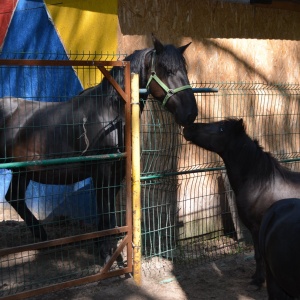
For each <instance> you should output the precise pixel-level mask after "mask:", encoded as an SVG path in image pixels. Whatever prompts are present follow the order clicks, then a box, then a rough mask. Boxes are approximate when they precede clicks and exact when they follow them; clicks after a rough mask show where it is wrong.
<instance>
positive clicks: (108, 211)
mask: <svg viewBox="0 0 300 300" xmlns="http://www.w3.org/2000/svg"><path fill="white" fill-rule="evenodd" d="M152 41H153V46H154V47H153V48H146V49H142V50H136V51H134V52H133V53H132V54H131V55H129V56H127V57H126V58H125V59H124V60H125V61H129V62H130V68H131V72H134V73H138V74H139V85H140V87H141V88H147V89H148V92H149V93H150V94H151V95H152V96H153V97H154V98H156V99H157V100H158V101H159V102H161V103H162V105H163V107H165V108H166V110H168V111H169V112H171V113H172V114H173V115H174V118H175V122H176V123H178V124H179V125H181V126H186V125H189V124H192V123H193V122H194V120H195V118H196V116H197V114H198V108H197V103H196V99H195V96H194V93H193V90H192V87H191V85H190V83H189V80H188V76H187V66H186V61H185V58H184V56H183V54H184V51H185V50H186V48H187V47H188V46H189V45H190V43H189V44H186V45H184V46H181V47H175V46H174V45H172V44H168V45H163V44H162V43H161V42H160V41H159V40H158V39H157V38H156V37H155V36H152ZM122 69H123V68H122V67H114V68H112V69H111V70H110V75H111V76H112V77H113V78H114V79H115V80H116V81H117V82H118V84H119V85H120V86H121V87H122V88H124V76H123V75H122ZM146 98H147V95H144V96H143V97H141V101H140V106H141V110H143V107H144V100H146ZM124 126H125V111H124V101H123V100H122V99H121V98H120V96H119V94H118V93H117V92H116V91H115V89H114V87H112V85H110V84H109V82H108V80H107V79H106V78H104V79H103V80H102V82H101V83H99V84H98V85H96V86H95V87H91V88H88V89H86V90H84V91H82V92H81V93H80V94H79V95H76V96H74V97H73V98H72V99H70V100H68V101H66V102H51V103H50V102H41V101H28V100H24V99H21V98H14V97H4V98H2V99H0V157H1V159H0V162H16V161H31V160H43V159H55V158H62V157H74V156H85V155H95V154H107V153H119V152H122V151H124V136H123V129H124ZM11 172H12V180H11V183H10V186H9V188H8V191H7V193H6V200H7V201H8V202H9V203H10V204H11V205H12V206H13V207H14V208H15V210H16V211H17V213H18V214H19V215H20V216H21V217H22V218H23V219H24V221H25V223H26V225H27V226H28V227H29V229H30V230H31V231H32V234H33V236H34V237H35V238H37V239H39V240H41V241H46V240H47V239H48V236H47V233H46V231H45V229H44V228H43V226H42V225H41V223H40V221H39V220H37V219H36V218H35V216H34V215H33V214H32V213H31V211H30V210H29V209H28V207H27V205H26V203H25V191H26V188H27V186H28V184H29V182H30V180H33V181H36V182H39V183H44V184H60V185H66V184H73V183H74V182H78V181H80V180H83V179H86V178H92V180H93V183H94V186H96V187H97V186H98V187H100V186H104V187H106V188H104V189H102V190H99V189H97V190H96V199H97V207H98V210H99V211H98V212H99V214H101V215H103V216H102V217H101V220H100V221H99V224H98V230H105V229H111V228H114V227H115V225H116V220H115V214H114V211H115V197H116V195H117V193H118V191H119V186H120V184H121V182H122V180H123V178H124V177H125V163H124V160H119V161H117V162H111V161H106V162H105V163H104V162H103V161H102V162H101V161H99V162H96V163H93V164H91V163H90V164H89V163H85V164H82V163H72V164H68V165H63V166H61V165H60V166H51V167H50V166H38V167H37V166H26V167H22V168H12V169H11Z"/></svg>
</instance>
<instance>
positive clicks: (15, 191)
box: [6, 172, 47, 241]
mask: <svg viewBox="0 0 300 300" xmlns="http://www.w3.org/2000/svg"><path fill="white" fill-rule="evenodd" d="M28 184H29V179H27V176H26V174H23V173H21V172H13V174H12V180H11V183H10V186H9V189H8V191H7V193H6V200H7V201H8V202H9V204H10V205H11V206H12V207H13V208H14V209H15V210H16V211H17V213H18V214H19V216H20V217H21V218H22V219H23V220H24V221H25V223H26V225H27V226H28V228H29V229H30V230H31V232H32V234H33V236H34V237H36V238H38V239H40V240H42V241H46V240H47V234H46V231H45V230H44V228H43V226H42V225H41V224H40V222H39V221H38V220H37V219H36V218H35V216H34V215H33V214H32V212H31V211H30V210H29V209H28V207H27V205H26V203H25V192H26V188H27V186H28Z"/></svg>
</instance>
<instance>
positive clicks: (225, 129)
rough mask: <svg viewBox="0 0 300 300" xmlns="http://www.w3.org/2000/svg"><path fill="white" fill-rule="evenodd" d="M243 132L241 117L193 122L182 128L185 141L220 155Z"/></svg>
mask: <svg viewBox="0 0 300 300" xmlns="http://www.w3.org/2000/svg"><path fill="white" fill-rule="evenodd" d="M241 133H245V126H244V122H243V119H239V120H238V119H226V120H222V121H218V122H212V123H194V124H192V125H190V126H186V127H185V128H184V129H183V135H184V137H185V139H186V140H187V141H191V142H192V143H193V144H195V145H197V146H199V147H202V148H204V149H206V150H209V151H212V152H215V153H217V154H219V155H221V154H222V153H223V152H224V151H226V149H228V147H229V145H230V144H231V142H232V141H236V140H237V139H236V137H237V136H238V135H239V134H241Z"/></svg>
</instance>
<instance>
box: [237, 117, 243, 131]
mask: <svg viewBox="0 0 300 300" xmlns="http://www.w3.org/2000/svg"><path fill="white" fill-rule="evenodd" d="M237 125H238V128H239V131H245V124H244V120H243V119H239V120H238V122H237Z"/></svg>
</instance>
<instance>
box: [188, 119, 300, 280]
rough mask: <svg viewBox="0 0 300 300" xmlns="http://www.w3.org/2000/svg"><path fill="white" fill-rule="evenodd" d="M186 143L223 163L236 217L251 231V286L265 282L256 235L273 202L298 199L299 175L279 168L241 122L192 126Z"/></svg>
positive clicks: (231, 120) (229, 121) (232, 120)
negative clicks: (214, 156)
mask: <svg viewBox="0 0 300 300" xmlns="http://www.w3.org/2000/svg"><path fill="white" fill-rule="evenodd" d="M183 134H184V137H185V138H186V140H188V141H191V142H193V143H194V144H196V145H198V146H200V147H202V148H204V149H206V150H209V151H212V152H216V153H217V154H219V155H220V157H221V158H222V159H223V161H224V163H225V167H226V170H227V174H228V179H229V181H230V184H231V187H232V189H233V191H234V193H235V196H236V204H237V210H238V214H239V216H240V218H241V220H242V222H243V223H244V224H245V225H246V227H247V228H248V229H249V230H250V232H251V234H252V238H253V242H254V248H255V259H256V272H255V274H254V275H253V283H255V284H257V285H261V284H262V282H264V279H265V276H264V268H263V260H262V256H261V254H260V252H259V249H258V233H259V228H260V224H261V221H262V218H263V215H264V213H265V212H266V210H267V209H268V208H269V207H270V206H271V204H273V203H274V202H276V201H278V200H280V199H284V198H297V197H299V195H300V173H297V172H292V171H289V170H288V169H286V168H284V167H283V166H281V165H280V164H279V163H278V161H277V160H276V159H275V158H274V157H272V155H271V154H270V153H267V152H264V151H263V149H262V148H261V147H260V146H259V144H258V142H257V141H256V140H252V139H251V138H250V137H249V136H248V135H247V133H246V131H245V126H244V123H243V120H242V119H240V120H236V119H227V120H224V121H219V122H214V123H195V124H193V125H191V126H186V127H185V128H184V130H183Z"/></svg>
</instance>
